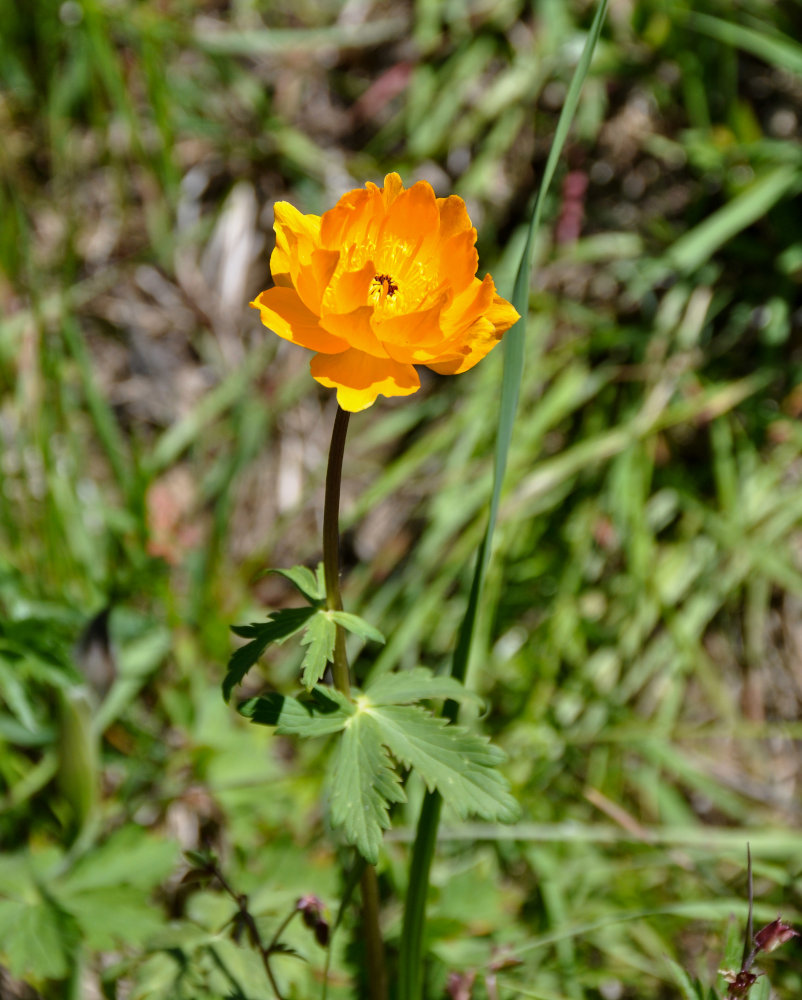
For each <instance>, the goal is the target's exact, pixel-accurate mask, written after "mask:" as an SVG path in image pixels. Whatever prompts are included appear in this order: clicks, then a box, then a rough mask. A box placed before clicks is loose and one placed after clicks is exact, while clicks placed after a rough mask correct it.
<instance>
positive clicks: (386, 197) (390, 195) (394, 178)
mask: <svg viewBox="0 0 802 1000" xmlns="http://www.w3.org/2000/svg"><path fill="white" fill-rule="evenodd" d="M372 186H373V185H372V184H368V187H372ZM403 190H404V182H403V181H402V180H401V177H400V176H399V175H398V174H396V173H392V174H387V175H386V176H385V178H384V187H383V188H382V189H381V191H382V198H383V201H384V209H385V211H388V210H389V209H390V206H391V205H392V204H393V202H394V201H395V200H396V198H398V196H399V195H400V194H401V192H402V191H403Z"/></svg>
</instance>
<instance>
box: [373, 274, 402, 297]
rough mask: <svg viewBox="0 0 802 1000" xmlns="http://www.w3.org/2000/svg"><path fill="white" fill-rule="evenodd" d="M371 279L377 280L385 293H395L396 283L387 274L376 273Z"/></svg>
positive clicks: (396, 289)
mask: <svg viewBox="0 0 802 1000" xmlns="http://www.w3.org/2000/svg"><path fill="white" fill-rule="evenodd" d="M373 280H374V281H378V283H379V284H380V285H381V286H382V288H383V289H384V294H385V295H395V293H396V292H397V291H398V285H397V284H396V283H395V282H394V281H393V279H392V278H391V277H390V275H389V274H377V275H376V276H375V277H374V279H373Z"/></svg>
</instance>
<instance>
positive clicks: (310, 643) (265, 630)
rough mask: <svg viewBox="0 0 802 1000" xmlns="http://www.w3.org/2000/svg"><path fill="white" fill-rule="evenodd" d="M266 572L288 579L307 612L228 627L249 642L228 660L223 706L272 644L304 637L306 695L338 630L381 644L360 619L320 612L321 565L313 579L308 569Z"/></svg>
mask: <svg viewBox="0 0 802 1000" xmlns="http://www.w3.org/2000/svg"><path fill="white" fill-rule="evenodd" d="M268 572H270V573H276V574H278V575H280V576H283V577H284V578H285V579H287V580H289V581H290V582H291V583H292V584H293V586H295V587H296V589H297V590H298V591H299V592H300V593H301V594H302V595H303V597H305V598H306V600H307V601H308V602H309V604H310V607H308V608H284V609H282V610H281V611H273V612H271V614H270V615H268V620H267V622H265V623H264V624H259V623H254V624H252V625H232V626H231V631H232V632H234V633H235V635H238V636H240V637H241V638H243V639H250V640H251V641H250V642H248V643H246V644H245V645H244V646H240V648H239V649H237V650H235V652H234V653H233V654H232V656H231V658H230V660H229V661H228V669H227V672H226V676H225V679H224V680H223V697H224V698H225V700H226V701H228V700H229V698H230V697H231V692H232V691H233V690H234V688H235V687H236V686H237V685H238V684H240V683H241V682H242V680H243V678H244V677H245V675H246V674H247V673H248V671H249V670H250V669H251V667H252V666H253V665H254V664H255V663H256V662H257V661H258V660H259V658H260V657H261V655H262V654H263V653H264V652H265V650H266V649H267V647H268V646H269V645H270V644H271V643H279V644H281V643H282V642H284V640H285V639H288V638H289V637H290V636H291V635H295V634H296V633H298V632H301V633H302V635H301V645H302V646H306V647H307V648H306V652H305V654H304V658H303V661H302V663H301V680H302V681H303V685H304V687H305V688H306V690H307V691H311V690H312V688H313V687H314V686H315V684H317V682H318V681H319V680H320V679H321V678H322V677H323V674H324V673H325V672H326V667H327V666H328V665H329V663H331V662H332V661H333V654H334V640H335V637H336V633H337V628H336V627H337V625H340V626H342V627H343V628H344V629H346V630H347V631H348V632H351V633H353V634H354V635H357V636H359V637H360V638H361V639H365V640H371V641H373V642H380V643H383V642H384V636H383V635H382V634H381V632H380V631H379V630H378V629H377V628H374V627H373V626H372V625H370V624H368V622H366V621H363V619H361V618H360V617H359V616H358V615H354V614H351V613H350V612H347V611H329V610H327V609H325V608H324V607H323V604H324V603H325V598H326V589H325V584H324V582H323V568H322V565H321V566H319V567H318V571H317V575H315V574H314V573H312V571H311V570H310V569H308V568H307V567H306V566H294V567H293V568H292V569H286V570H285V569H277V570H269V571H268Z"/></svg>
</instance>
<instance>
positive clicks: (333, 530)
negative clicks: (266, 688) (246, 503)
mask: <svg viewBox="0 0 802 1000" xmlns="http://www.w3.org/2000/svg"><path fill="white" fill-rule="evenodd" d="M350 416H351V414H350V413H349V412H348V411H347V410H343V409H342V407H340V406H338V407H337V416H336V417H335V418H334V428H333V430H332V432H331V445H330V447H329V465H328V469H327V470H326V498H325V501H324V505H323V576H324V579H325V581H326V606H327V607H328V609H329V610H330V611H341V610H342V606H343V602H342V597H341V595H340V482H341V480H342V469H343V455H344V453H345V436H346V434H347V433H348V419H349V417H350ZM332 674H333V676H334V686H335V687H336V688H337V690H338V691H342V693H343V694H346V695H347V694H350V693H351V672H350V670H349V668H348V657H347V655H346V652H345V631H344V629H343V628H342V626H341V625H338V626H337V632H336V636H335V640H334V663H333V665H332ZM361 888H362V921H363V928H364V933H365V953H366V957H367V973H368V994H369V996H370V998H371V1000H387V973H386V971H385V967H384V943H383V941H382V936H381V927H380V925H379V882H378V879H377V878H376V869H375V868H374V866H373V865H366V866H365V870H364V872H363V873H362V881H361Z"/></svg>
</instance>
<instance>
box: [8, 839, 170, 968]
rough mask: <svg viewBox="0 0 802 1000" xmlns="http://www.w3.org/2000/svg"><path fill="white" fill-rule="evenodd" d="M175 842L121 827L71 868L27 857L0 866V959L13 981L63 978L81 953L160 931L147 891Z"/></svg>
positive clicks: (57, 857)
mask: <svg viewBox="0 0 802 1000" xmlns="http://www.w3.org/2000/svg"><path fill="white" fill-rule="evenodd" d="M176 854H177V851H176V847H175V845H174V844H172V843H170V842H169V841H167V840H164V839H162V838H159V837H153V836H148V835H147V834H145V833H144V832H143V831H141V830H137V829H136V828H135V827H126V828H124V829H122V830H120V831H119V832H117V833H116V834H115V835H113V836H111V837H110V838H109V839H108V840H107V841H106V842H105V843H104V844H103V845H102V846H100V847H97V848H95V849H94V850H93V851H92V852H91V853H88V854H85V855H83V856H82V857H80V858H79V859H78V860H77V861H75V862H74V863H71V861H70V859H69V858H65V857H64V856H63V855H61V854H59V853H54V852H49V853H45V854H43V855H42V854H37V853H35V852H25V853H20V854H18V855H9V856H6V857H5V858H3V859H2V863H0V937H1V938H2V944H0V956H2V961H3V963H4V964H6V965H7V966H8V968H9V970H10V971H11V973H12V975H14V976H18V977H21V976H31V977H33V978H34V979H37V980H40V979H65V978H67V977H68V976H69V975H70V974H71V971H72V970H73V969H74V968H75V966H76V964H77V963H78V958H79V954H80V950H81V949H82V948H88V949H91V950H92V951H98V952H99V951H112V950H114V949H116V948H120V947H126V948H129V947H130V948H136V947H140V948H141V947H142V946H143V945H144V943H145V942H146V941H147V940H148V938H149V937H150V936H151V935H152V934H153V933H154V932H155V931H156V930H158V929H160V928H161V927H162V926H163V923H164V918H163V916H162V914H161V913H160V912H159V910H158V908H157V907H155V906H154V903H153V893H154V891H155V889H156V888H157V886H159V885H160V884H161V883H162V882H163V881H164V879H165V877H166V876H167V875H168V873H169V872H170V871H171V870H172V869H173V867H174V865H175V860H176Z"/></svg>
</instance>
